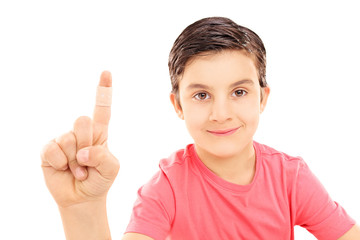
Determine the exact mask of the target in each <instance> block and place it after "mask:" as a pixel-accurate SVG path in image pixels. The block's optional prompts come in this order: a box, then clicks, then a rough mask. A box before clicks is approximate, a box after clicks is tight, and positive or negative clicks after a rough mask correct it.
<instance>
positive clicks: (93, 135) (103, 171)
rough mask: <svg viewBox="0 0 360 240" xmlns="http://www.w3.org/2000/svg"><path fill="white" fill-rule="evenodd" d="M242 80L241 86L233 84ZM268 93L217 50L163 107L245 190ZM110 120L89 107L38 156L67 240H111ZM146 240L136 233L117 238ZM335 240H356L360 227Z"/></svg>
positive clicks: (244, 61) (250, 68)
mask: <svg viewBox="0 0 360 240" xmlns="http://www.w3.org/2000/svg"><path fill="white" fill-rule="evenodd" d="M242 80H247V81H243V82H238V81H242ZM235 83H236V84H235ZM111 84H112V80H111V74H110V73H109V72H106V71H105V72H103V73H102V75H101V77H100V83H99V85H100V86H107V87H110V86H111ZM269 92H270V89H269V88H261V87H260V85H259V83H258V80H257V75H256V68H255V65H254V63H253V60H252V59H251V58H249V57H247V56H246V55H244V54H243V53H242V52H240V51H224V52H221V53H218V54H212V55H208V56H202V57H196V58H195V59H194V60H193V61H191V63H190V64H188V65H187V66H186V69H185V72H184V75H183V77H182V79H181V81H180V85H179V99H180V102H178V101H177V100H176V99H177V98H176V96H175V95H174V94H171V95H170V100H171V102H172V104H173V106H174V109H175V111H176V113H177V115H178V116H179V117H180V118H181V119H183V120H184V121H185V123H186V126H187V128H188V130H189V133H190V134H191V136H192V137H193V139H194V142H195V147H196V151H197V153H198V155H199V157H200V159H201V160H202V161H203V162H204V164H205V165H206V166H207V167H208V168H209V169H210V170H212V171H213V172H214V173H215V174H217V175H218V176H220V177H222V178H224V179H225V180H227V181H230V182H233V183H236V184H249V183H250V182H251V181H252V178H253V176H254V173H255V155H254V149H253V146H252V142H253V140H252V138H253V135H254V133H255V131H256V129H257V126H258V123H259V117H260V114H261V113H262V111H263V110H264V108H265V106H266V101H267V98H268V95H269ZM261 96H262V97H261ZM261 99H262V100H261ZM180 105H181V107H180ZM110 115H111V108H110V107H100V106H95V109H94V115H93V119H90V118H89V117H80V118H78V119H77V120H76V121H75V123H74V128H73V130H72V131H70V132H68V133H65V134H63V135H61V136H60V137H58V138H56V139H54V140H52V141H50V142H49V143H48V144H47V145H46V146H45V147H44V148H43V150H42V153H41V159H42V169H43V173H44V177H45V182H46V185H47V187H48V189H49V191H50V193H51V194H52V196H53V197H54V199H55V201H56V203H57V204H58V206H59V211H60V214H61V217H62V221H63V226H64V231H65V235H66V239H68V240H69V239H71V240H72V239H74V240H75V239H76V240H82V239H84V240H85V239H87V240H92V239H93V240H98V239H111V235H110V229H109V224H108V221H107V214H106V196H107V193H108V190H109V188H110V187H111V185H112V183H113V181H114V180H115V177H116V175H117V173H118V170H119V162H118V160H117V159H116V158H115V157H114V156H113V155H112V154H111V153H110V151H109V149H108V147H107V138H108V124H109V121H110ZM229 129H236V131H235V130H234V131H233V133H232V134H230V135H228V136H223V135H220V136H219V134H214V131H215V132H216V131H224V130H229ZM151 239H152V238H150V237H148V236H145V235H142V234H137V233H127V234H125V235H124V237H123V240H151ZM340 239H341V240H355V239H360V229H359V227H358V226H354V227H353V228H351V229H350V230H349V231H348V232H347V233H346V234H344V235H343V236H342V237H341V238H340Z"/></svg>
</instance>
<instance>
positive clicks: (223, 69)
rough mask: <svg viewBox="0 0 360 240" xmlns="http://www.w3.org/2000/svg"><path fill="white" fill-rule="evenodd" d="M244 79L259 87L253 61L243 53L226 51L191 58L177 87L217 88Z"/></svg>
mask: <svg viewBox="0 0 360 240" xmlns="http://www.w3.org/2000/svg"><path fill="white" fill-rule="evenodd" d="M244 79H247V80H251V81H252V82H253V83H254V85H259V80H258V75H257V68H256V66H255V63H254V59H253V58H252V57H250V56H248V55H247V54H246V53H245V52H244V51H240V50H226V51H221V52H218V53H205V54H202V55H198V56H195V57H194V58H192V59H191V60H190V61H189V62H188V63H187V64H186V66H185V70H184V73H183V76H182V78H181V80H180V82H179V86H180V88H184V87H186V86H188V85H190V84H194V83H198V84H203V85H207V86H214V87H219V85H230V84H232V83H234V82H236V81H239V80H244Z"/></svg>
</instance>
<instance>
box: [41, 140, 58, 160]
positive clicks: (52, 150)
mask: <svg viewBox="0 0 360 240" xmlns="http://www.w3.org/2000/svg"><path fill="white" fill-rule="evenodd" d="M57 148H58V145H57V144H56V143H54V142H50V143H48V144H47V145H46V146H45V147H44V149H43V157H44V159H46V160H47V161H49V160H51V159H52V158H53V157H54V155H55V154H56V151H57V150H58V149H57Z"/></svg>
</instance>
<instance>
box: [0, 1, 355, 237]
mask: <svg viewBox="0 0 360 240" xmlns="http://www.w3.org/2000/svg"><path fill="white" fill-rule="evenodd" d="M356 2H357V1H341V4H339V3H338V1H299V2H298V3H295V2H293V1H291V2H290V1H283V2H279V1H262V2H260V1H241V0H238V1H209V0H207V1H177V2H175V1H163V2H159V1H123V2H121V1H39V0H34V1H1V3H0V81H1V84H0V107H1V108H0V111H1V116H0V121H1V122H0V136H1V137H0V148H1V151H0V153H1V155H0V156H1V159H0V161H1V165H0V167H1V171H0V194H1V197H0V220H1V224H0V239H64V235H63V231H62V225H61V220H60V217H59V214H58V211H57V207H56V204H55V202H54V201H53V199H52V197H51V195H50V194H49V193H48V191H47V189H46V186H45V184H44V181H43V176H42V172H41V168H40V151H41V149H42V147H43V145H45V144H46V143H47V142H48V141H49V140H51V139H52V138H55V137H57V136H59V135H60V134H62V133H64V132H67V131H69V130H71V129H72V124H73V121H74V120H75V119H76V118H77V117H78V116H81V115H89V116H91V115H92V109H93V105H94V97H95V90H96V86H97V83H98V79H99V76H100V74H101V72H102V71H103V70H110V71H111V72H112V74H113V87H114V98H113V113H112V114H113V115H112V119H111V125H110V136H109V146H110V149H111V150H112V152H113V154H114V155H115V156H117V157H118V159H119V160H120V163H121V170H120V172H119V175H118V177H117V179H116V181H115V183H114V185H113V187H112V188H111V190H110V192H109V196H108V215H109V221H110V225H111V226H110V227H111V231H112V236H113V239H120V238H121V236H122V233H123V231H124V229H125V227H126V225H127V222H128V220H129V216H130V213H131V208H132V204H133V202H134V200H135V198H136V191H137V189H138V188H139V187H140V186H141V185H142V184H144V183H145V182H146V181H147V180H148V179H149V177H151V176H152V175H153V174H154V173H155V171H156V170H157V169H158V167H157V165H158V162H159V160H160V159H161V158H164V157H167V156H168V155H169V154H170V153H172V152H173V151H175V150H177V149H179V148H183V147H185V145H186V144H188V143H191V138H190V137H189V136H188V133H187V131H186V128H185V126H184V123H183V122H182V121H181V120H179V119H177V117H176V114H175V113H174V111H173V109H172V106H171V104H170V101H169V100H168V99H169V98H168V95H169V92H170V80H169V76H168V69H167V58H168V53H169V51H170V49H171V46H172V43H173V42H174V40H175V39H176V37H177V36H178V35H179V34H180V32H181V31H182V30H183V29H184V28H185V27H186V26H188V25H189V24H191V23H192V22H194V21H196V20H199V19H200V18H203V17H208V16H225V17H229V18H231V19H232V20H234V21H235V22H237V23H238V24H240V25H244V26H246V27H249V28H251V29H252V30H254V31H255V32H257V33H258V34H259V35H260V37H261V38H262V39H263V41H264V43H265V46H266V48H267V52H268V68H267V80H268V83H269V84H270V86H271V89H272V92H271V95H270V99H269V102H268V106H267V109H266V110H265V112H264V113H263V115H262V119H261V123H260V126H259V129H258V132H257V134H256V136H255V140H257V141H259V142H261V143H265V144H267V145H270V146H272V147H275V148H276V149H278V150H281V151H284V152H286V153H288V154H290V155H296V156H298V155H300V156H302V157H303V158H304V159H305V161H306V162H307V163H308V165H309V166H310V168H311V169H312V170H313V172H314V173H315V174H316V175H317V177H318V178H319V179H320V181H321V182H322V183H323V184H324V186H325V187H326V189H327V190H328V191H329V193H330V195H331V196H332V198H333V199H334V200H335V201H337V202H339V203H340V204H341V205H342V206H343V207H344V208H345V209H346V210H347V212H348V213H349V214H350V215H351V216H352V217H353V218H355V219H356V220H358V221H360V206H359V203H360V194H359V190H358V189H359V183H360V174H359V169H360V163H359V162H360V157H359V149H360V148H359V145H360V139H359V136H360V125H359V123H360V114H359V113H360V111H359V103H360V97H359V87H360V78H359V74H358V71H359V54H360V47H359V43H360V34H359V22H360V17H359V16H360V15H359V13H358V7H357V6H358V5H357V3H356ZM295 236H296V239H314V238H313V237H312V235H310V234H309V233H308V232H307V231H306V230H303V229H302V228H300V227H296V235H295Z"/></svg>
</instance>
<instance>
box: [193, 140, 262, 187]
mask: <svg viewBox="0 0 360 240" xmlns="http://www.w3.org/2000/svg"><path fill="white" fill-rule="evenodd" d="M195 148H196V152H197V154H198V156H199V158H200V160H201V161H202V162H203V163H204V164H205V166H206V167H207V168H208V169H210V170H211V171H212V172H213V173H215V174H216V175H217V176H219V177H220V178H222V179H224V180H226V181H228V182H231V183H235V184H240V185H247V184H250V183H251V181H252V179H253V177H254V175H255V170H256V169H255V166H256V164H255V162H256V160H255V158H256V157H255V150H254V147H253V141H250V143H249V144H247V145H246V146H245V147H244V148H243V149H241V150H240V151H239V152H237V153H236V154H234V155H232V156H225V157H223V156H216V155H213V154H212V153H210V152H207V151H206V150H205V149H202V148H201V147H198V146H197V145H195Z"/></svg>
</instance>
